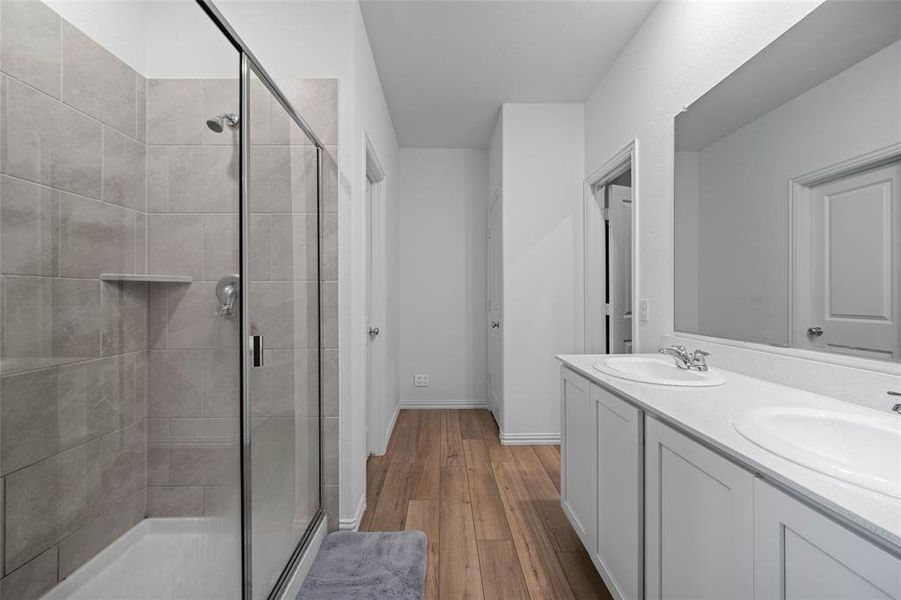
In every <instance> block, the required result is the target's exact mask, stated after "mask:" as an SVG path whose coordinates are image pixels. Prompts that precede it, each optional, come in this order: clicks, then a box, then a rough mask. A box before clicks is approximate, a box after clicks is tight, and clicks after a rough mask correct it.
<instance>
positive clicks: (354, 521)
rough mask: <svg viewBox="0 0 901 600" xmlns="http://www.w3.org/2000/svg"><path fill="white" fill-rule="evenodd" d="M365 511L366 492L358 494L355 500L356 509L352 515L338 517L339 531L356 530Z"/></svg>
mask: <svg viewBox="0 0 901 600" xmlns="http://www.w3.org/2000/svg"><path fill="white" fill-rule="evenodd" d="M365 512H366V494H363V495H362V496H360V500H359V501H358V502H357V510H355V511H354V516H353V517H351V518H349V519H338V529H340V530H341V531H356V530H357V529H359V528H360V522H361V521H362V520H363V513H365Z"/></svg>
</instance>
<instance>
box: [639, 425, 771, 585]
mask: <svg viewBox="0 0 901 600" xmlns="http://www.w3.org/2000/svg"><path fill="white" fill-rule="evenodd" d="M753 519H754V477H753V475H751V473H750V472H748V471H746V470H744V469H742V468H741V467H739V466H737V465H735V464H733V463H731V462H730V461H728V460H726V459H725V458H723V457H721V456H720V455H718V454H716V453H714V452H712V451H711V450H708V449H707V448H705V447H704V446H702V445H700V444H698V443H697V442H695V441H693V440H691V439H689V438H688V437H686V436H685V435H683V434H681V433H679V432H677V431H676V430H674V429H672V428H670V427H668V426H667V425H664V424H663V423H661V422H659V421H657V420H656V419H653V418H651V417H646V418H645V574H646V576H645V586H646V587H645V597H646V598H648V600H656V599H662V598H698V599H700V598H711V599H712V598H731V599H744V598H746V599H751V598H753V597H754V528H753Z"/></svg>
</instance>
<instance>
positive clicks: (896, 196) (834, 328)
mask: <svg viewBox="0 0 901 600" xmlns="http://www.w3.org/2000/svg"><path fill="white" fill-rule="evenodd" d="M795 191H796V193H795V198H796V210H797V212H796V215H795V216H796V218H795V220H794V231H793V235H794V237H795V240H796V244H797V245H796V249H797V256H796V263H795V271H794V273H795V293H794V302H795V311H794V315H795V319H794V323H793V326H792V330H793V331H792V336H793V341H794V344H795V345H796V346H797V347H799V348H810V349H817V350H826V351H829V352H838V353H841V354H851V355H855V356H861V357H865V358H875V359H883V360H885V359H895V360H897V359H898V357H899V356H901V348H899V344H901V330H899V322H898V320H899V313H901V265H899V264H898V261H897V260H895V259H894V257H895V256H897V255H898V251H899V245H901V162H897V161H896V162H893V163H891V164H888V165H883V166H879V167H876V168H871V169H868V170H865V171H863V172H860V171H857V172H854V173H852V174H850V175H844V176H839V177H833V178H831V179H829V180H827V181H824V182H822V183H817V184H814V185H810V186H804V187H803V189H802V190H801V191H802V192H803V193H801V194H798V193H797V192H798V190H797V189H796V190H795ZM802 267H806V268H802Z"/></svg>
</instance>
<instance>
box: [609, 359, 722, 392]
mask: <svg viewBox="0 0 901 600" xmlns="http://www.w3.org/2000/svg"><path fill="white" fill-rule="evenodd" d="M594 368H595V369H597V370H598V371H600V372H601V373H604V374H606V375H612V376H613V377H619V378H620V379H628V380H630V381H637V382H639V383H654V384H657V385H679V386H693V387H701V386H712V385H722V384H724V383H726V378H725V377H723V376H722V375H721V374H720V373H719V372H718V371H716V370H715V369H710V370H708V371H704V372H701V371H689V370H686V369H680V368H678V367H677V366H676V364H675V363H674V362H673V359H671V358H667V357H663V356H661V357H657V356H610V357H608V358H605V359H603V360H600V361H598V362H596V363H594Z"/></svg>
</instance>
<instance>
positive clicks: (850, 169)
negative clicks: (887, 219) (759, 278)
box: [785, 143, 901, 362]
mask: <svg viewBox="0 0 901 600" xmlns="http://www.w3.org/2000/svg"><path fill="white" fill-rule="evenodd" d="M899 159H901V143H898V144H892V145H891V146H886V147H885V148H880V149H878V150H874V151H873V152H867V153H866V154H861V155H860V156H855V157H854V158H850V159H847V160H844V161H841V162H838V163H835V164H832V165H829V166H827V167H823V168H820V169H817V170H815V171H811V172H809V173H805V174H804V175H800V176H798V177H793V178H792V179H790V180H789V181H788V207H787V208H788V235H789V242H788V261H789V263H788V264H789V268H788V290H789V293H788V299H787V301H788V331H787V335H786V338H785V339H787V340H789V344H790V345H791V346H793V347H795V348H799V349H802V350H811V351H814V352H821V353H825V354H830V355H831V354H832V353H828V352H824V351H823V350H818V349H815V348H808V347H807V346H803V345H801V344H802V343H803V340H802V339H801V333H800V329H798V324H799V323H801V322H802V320H803V319H802V317H804V315H807V314H810V307H809V306H807V304H809V299H810V286H811V277H810V260H811V251H812V249H811V247H810V244H811V241H810V227H809V223H810V211H811V189H812V188H814V187H816V186H818V185H821V184H823V183H828V182H829V181H832V180H835V179H841V178H843V177H847V176H849V175H854V174H856V173H860V172H862V171H868V170H870V169H874V168H878V167H881V166H884V165H887V164H889V163H893V162H895V161H897V160H899ZM836 356H841V355H836ZM856 358H857V359H858V360H866V361H873V362H881V361H877V360H876V359H869V358H861V357H856Z"/></svg>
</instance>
